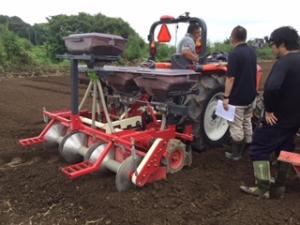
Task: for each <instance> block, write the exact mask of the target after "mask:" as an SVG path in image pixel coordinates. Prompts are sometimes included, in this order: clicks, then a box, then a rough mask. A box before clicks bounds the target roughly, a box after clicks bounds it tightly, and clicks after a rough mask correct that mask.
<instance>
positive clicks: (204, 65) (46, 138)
mask: <svg viewBox="0 0 300 225" xmlns="http://www.w3.org/2000/svg"><path fill="white" fill-rule="evenodd" d="M191 22H197V23H198V24H199V25H200V26H201V30H202V38H201V39H202V46H201V53H200V54H199V55H200V63H199V65H198V66H197V70H195V69H193V68H176V69H175V68H174V62H173V61H171V62H163V63H158V62H155V56H156V45H157V43H158V42H166V41H169V40H166V33H164V32H160V33H159V35H158V41H157V40H156V38H155V37H154V31H155V28H157V27H159V26H160V27H162V28H163V29H164V30H165V29H166V26H167V24H178V23H191ZM167 36H168V35H167ZM148 39H149V47H150V55H151V56H150V59H151V60H149V62H148V63H147V65H143V66H141V67H121V66H104V64H106V63H108V62H112V61H115V60H117V59H118V58H119V56H120V54H121V53H122V51H123V50H124V46H125V42H126V41H125V39H123V38H121V37H119V36H114V35H106V34H95V33H91V34H79V35H70V36H68V37H66V38H65V43H66V46H67V49H68V51H69V53H70V54H66V55H63V56H61V57H63V58H67V59H69V60H70V61H71V79H72V85H71V86H72V98H71V101H72V104H71V105H72V109H71V111H60V112H48V111H45V112H44V116H45V117H47V118H49V121H48V124H47V125H46V127H45V128H44V130H43V131H42V132H41V134H40V135H39V136H37V137H33V138H27V139H22V140H20V141H19V142H20V144H21V145H22V146H24V147H29V146H32V145H36V144H42V143H43V144H44V146H45V147H46V148H50V147H51V148H53V147H54V146H58V149H59V153H60V155H61V156H62V157H63V158H64V159H65V160H66V161H67V162H68V163H69V164H70V165H69V166H66V167H64V168H62V169H61V171H62V172H63V173H64V174H65V175H67V176H68V177H69V178H70V179H74V178H78V177H81V176H84V175H87V174H91V173H95V172H103V171H112V172H114V173H116V180H115V181H116V187H117V189H118V190H119V191H124V190H127V189H128V188H129V187H130V186H131V185H135V186H139V187H143V186H144V185H145V184H147V183H152V182H154V181H158V180H163V179H166V177H167V174H172V173H175V172H178V171H180V170H181V169H182V168H183V167H184V166H189V165H191V163H192V152H191V149H192V147H193V148H196V149H199V148H201V147H202V146H216V145H220V144H222V143H223V141H224V140H225V139H226V136H227V132H228V124H227V122H226V121H225V120H223V119H222V118H219V117H217V116H216V115H215V106H216V104H217V100H218V99H221V98H222V96H223V91H224V74H225V73H226V70H227V68H226V59H225V57H219V56H218V54H215V55H214V56H207V55H206V40H207V29H206V24H205V22H204V21H203V20H201V19H199V18H194V17H189V16H188V14H187V15H185V16H180V17H178V18H173V17H170V16H164V17H162V18H161V19H160V20H159V21H157V22H155V23H154V24H153V25H152V27H151V29H150V34H149V36H148ZM167 39H168V38H167ZM80 62H82V63H84V65H83V64H79V63H80ZM80 72H82V73H84V74H88V77H89V81H88V86H87V90H86V92H85V94H84V96H83V97H82V100H81V102H80V104H79V94H78V86H79V73H80ZM258 75H259V76H260V77H261V70H259V71H258ZM89 96H91V101H89V100H88V99H87V98H88V97H89ZM87 102H90V104H91V105H92V110H84V109H83V107H84V105H85V104H86V103H87ZM86 105H87V104H86Z"/></svg>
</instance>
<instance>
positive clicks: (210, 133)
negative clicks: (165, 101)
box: [188, 75, 229, 151]
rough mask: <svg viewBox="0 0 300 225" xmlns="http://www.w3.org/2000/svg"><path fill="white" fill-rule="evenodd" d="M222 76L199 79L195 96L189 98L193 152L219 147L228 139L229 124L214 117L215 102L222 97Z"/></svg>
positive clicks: (223, 81) (223, 79)
mask: <svg viewBox="0 0 300 225" xmlns="http://www.w3.org/2000/svg"><path fill="white" fill-rule="evenodd" d="M224 83H225V78H224V76H223V77H222V76H218V75H206V76H203V77H201V78H200V80H199V82H198V84H197V87H193V88H196V89H197V93H198V94H197V96H195V95H194V96H190V97H191V99H192V101H191V100H189V101H190V104H188V105H189V106H192V107H191V108H190V110H189V111H190V112H191V115H189V117H190V118H192V120H193V134H194V142H193V143H192V148H193V150H197V151H203V150H205V149H206V148H210V147H220V146H222V145H223V144H225V143H226V141H227V140H228V137H229V124H228V122H227V121H226V120H225V119H222V118H220V117H218V116H216V115H215V108H216V105H217V101H218V100H219V99H220V100H221V99H222V98H223V96H224Z"/></svg>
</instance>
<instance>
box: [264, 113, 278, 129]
mask: <svg viewBox="0 0 300 225" xmlns="http://www.w3.org/2000/svg"><path fill="white" fill-rule="evenodd" d="M265 119H266V122H267V124H269V125H271V126H273V125H275V124H276V123H277V121H278V119H277V117H276V116H275V115H274V113H272V112H266V115H265Z"/></svg>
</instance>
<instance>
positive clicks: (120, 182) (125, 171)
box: [116, 156, 142, 192]
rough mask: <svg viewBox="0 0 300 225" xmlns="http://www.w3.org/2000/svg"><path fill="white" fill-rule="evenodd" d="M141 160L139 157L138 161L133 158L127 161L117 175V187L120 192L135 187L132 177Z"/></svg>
mask: <svg viewBox="0 0 300 225" xmlns="http://www.w3.org/2000/svg"><path fill="white" fill-rule="evenodd" d="M141 160H142V159H141V158H140V157H137V158H136V160H134V159H133V157H132V156H130V157H128V158H127V159H125V160H124V161H123V162H122V164H121V166H120V168H119V169H118V172H117V174H116V187H117V190H118V191H120V192H121V191H127V190H128V189H129V188H130V187H132V186H133V184H132V182H131V175H132V173H133V172H134V171H135V170H136V167H137V166H138V165H139V163H140V162H141Z"/></svg>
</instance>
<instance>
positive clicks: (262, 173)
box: [240, 161, 271, 198]
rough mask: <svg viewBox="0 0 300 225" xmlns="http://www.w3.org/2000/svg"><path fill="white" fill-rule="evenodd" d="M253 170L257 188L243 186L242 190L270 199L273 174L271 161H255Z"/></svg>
mask: <svg viewBox="0 0 300 225" xmlns="http://www.w3.org/2000/svg"><path fill="white" fill-rule="evenodd" d="M253 169H254V176H255V180H256V186H252V187H250V186H246V185H241V186H240V189H241V190H242V191H243V192H245V193H247V194H251V195H255V196H258V197H259V198H270V185H271V181H270V180H271V172H270V163H269V161H254V162H253Z"/></svg>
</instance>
